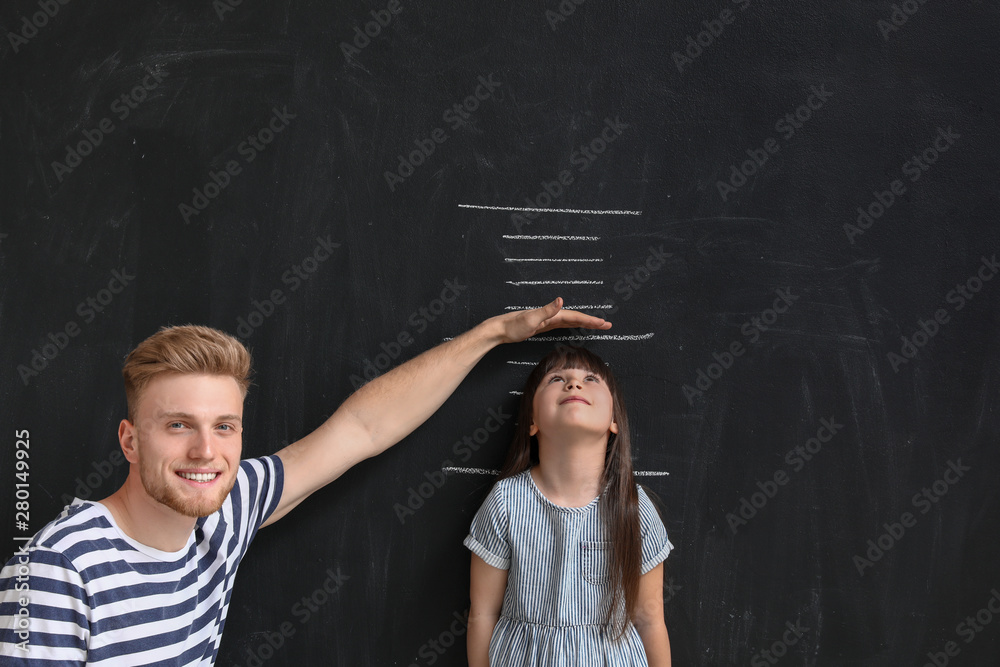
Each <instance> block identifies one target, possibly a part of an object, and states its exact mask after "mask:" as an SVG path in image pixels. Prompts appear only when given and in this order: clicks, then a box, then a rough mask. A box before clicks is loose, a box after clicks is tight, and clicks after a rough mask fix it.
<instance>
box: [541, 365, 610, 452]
mask: <svg viewBox="0 0 1000 667" xmlns="http://www.w3.org/2000/svg"><path fill="white" fill-rule="evenodd" d="M531 413H532V419H531V428H530V429H529V431H528V432H529V434H530V435H537V434H539V433H541V434H542V435H549V436H558V435H560V434H567V435H569V434H572V433H574V432H576V433H579V434H580V435H598V436H599V435H605V434H607V433H609V432H610V433H617V432H618V425H617V424H616V423H615V421H614V400H613V399H612V397H611V391H610V390H609V389H608V385H607V384H606V383H605V382H604V379H603V378H601V376H600V375H597V374H596V373H593V372H591V371H587V370H581V369H578V368H563V369H560V370H555V371H552V372H550V373H548V374H547V375H545V376H544V377H543V378H542V381H541V382H540V383H539V385H538V387H537V388H536V390H535V397H534V399H533V400H532V404H531Z"/></svg>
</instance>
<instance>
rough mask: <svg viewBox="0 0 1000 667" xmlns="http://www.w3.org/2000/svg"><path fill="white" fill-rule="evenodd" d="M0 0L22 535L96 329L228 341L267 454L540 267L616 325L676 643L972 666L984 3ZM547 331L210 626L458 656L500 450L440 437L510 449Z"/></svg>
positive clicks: (988, 471)
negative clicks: (655, 502)
mask: <svg viewBox="0 0 1000 667" xmlns="http://www.w3.org/2000/svg"><path fill="white" fill-rule="evenodd" d="M0 24H2V28H3V32H4V33H5V35H6V38H5V40H4V43H3V45H2V49H3V51H2V55H0V67H2V77H3V79H2V80H3V93H4V94H3V96H2V98H0V105H2V111H0V151H2V159H0V178H2V182H3V197H2V198H0V211H2V218H0V273H2V276H3V279H2V286H0V336H2V341H3V344H2V346H0V355H2V364H0V368H2V369H3V371H4V372H3V373H2V375H0V396H2V402H0V405H2V422H3V445H2V448H0V451H2V452H3V457H2V466H0V470H2V471H3V475H2V477H0V498H2V501H0V508H3V509H2V511H0V539H2V544H3V545H5V548H6V550H7V551H8V552H9V553H13V551H14V549H15V548H16V542H14V541H13V539H12V538H14V537H16V536H18V535H21V534H22V531H20V530H19V529H18V528H17V525H16V524H15V506H16V502H17V491H18V489H19V488H20V487H17V486H16V484H17V483H18V480H17V479H16V478H15V477H14V474H15V468H14V462H15V451H16V449H17V447H16V440H17V439H18V438H19V437H21V434H22V433H23V432H24V431H27V432H28V433H27V436H28V437H29V438H30V452H31V454H30V481H29V484H30V486H29V487H28V488H29V490H30V522H29V523H30V532H34V531H35V530H37V529H39V528H41V527H42V525H44V524H45V523H46V522H47V521H48V520H50V519H51V518H52V517H54V516H55V515H56V513H57V512H58V511H59V510H60V509H61V507H62V506H63V504H65V502H66V501H67V499H68V497H70V496H72V495H74V494H76V495H89V496H90V497H93V498H99V497H103V496H105V495H107V494H109V493H111V492H112V491H113V490H114V489H115V488H117V485H119V484H120V483H121V482H122V481H123V479H124V477H125V472H126V470H125V466H124V465H122V459H121V458H120V457H119V456H118V455H116V454H115V452H116V451H117V441H116V437H115V434H116V429H117V424H118V421H119V419H121V418H122V417H123V416H124V396H123V392H122V389H121V382H120V375H119V371H120V365H121V362H122V360H123V358H124V355H125V354H126V353H127V352H128V350H130V349H131V348H132V347H133V346H134V345H135V344H136V343H137V342H139V341H140V340H142V339H143V338H145V337H146V336H148V335H149V334H151V333H153V332H154V331H155V330H156V329H158V328H159V327H160V326H162V325H166V324H179V323H185V322H195V323H204V324H209V325H212V326H217V327H220V328H222V329H225V330H227V331H229V332H231V333H234V334H236V335H238V336H240V337H241V338H242V339H243V340H244V341H245V342H246V343H247V345H248V346H249V347H250V348H251V349H252V352H253V354H254V358H255V369H256V375H255V385H254V387H253V388H252V390H251V393H250V396H249V399H248V401H247V405H246V422H247V428H246V437H245V440H244V451H245V455H246V456H257V455H263V454H267V453H272V452H274V451H277V450H278V449H280V448H281V447H282V446H283V445H284V444H285V443H288V442H291V441H294V440H296V439H297V438H299V437H301V436H303V435H304V434H306V433H308V432H309V431H310V430H311V429H313V428H315V427H316V426H318V425H319V424H320V423H322V421H323V420H324V419H325V418H326V417H327V416H328V415H329V414H330V413H331V412H332V411H333V410H334V409H336V407H337V405H338V404H339V403H340V402H341V401H342V400H343V399H344V398H345V397H346V396H347V395H348V394H349V392H350V391H352V390H353V388H354V387H355V386H357V385H358V384H359V383H360V382H362V381H364V380H365V378H366V373H367V375H368V376H371V375H374V374H376V373H378V372H381V371H382V370H384V369H385V368H386V367H388V366H389V365H392V364H396V363H399V362H401V361H403V360H405V359H408V358H411V357H412V356H414V355H415V354H417V353H419V352H420V351H422V350H424V349H427V348H429V347H430V346H432V345H434V344H436V343H438V342H440V341H441V340H443V339H444V338H447V337H450V336H454V335H456V334H457V333H459V332H461V331H463V330H465V329H467V328H468V327H470V326H472V325H474V324H475V323H477V322H478V321H480V320H482V319H484V318H486V317H489V316H491V315H494V314H497V313H500V312H505V310H506V309H510V308H518V307H527V306H534V305H539V304H541V303H544V302H546V301H548V300H550V299H551V298H552V297H554V296H556V295H561V296H563V297H564V298H565V299H566V302H567V305H570V306H580V307H584V308H585V309H587V310H588V311H589V312H594V313H597V314H606V315H607V316H608V317H609V319H611V320H612V321H613V322H614V329H613V330H611V331H610V332H608V333H609V334H614V335H615V336H616V337H615V338H611V339H605V340H589V341H586V344H587V345H588V346H590V347H591V348H592V349H594V350H595V351H596V352H598V353H599V354H601V355H602V356H604V357H605V359H606V360H607V361H608V362H609V363H610V364H611V365H612V367H613V368H614V369H615V371H616V372H617V373H618V375H619V376H620V377H621V378H622V380H623V383H624V386H625V388H626V392H627V398H628V401H629V404H630V414H631V417H632V420H633V424H634V431H635V433H634V442H635V443H636V444H635V452H634V458H635V461H636V468H637V469H638V470H640V471H644V472H647V473H657V472H661V473H662V472H669V476H665V475H656V474H648V475H646V476H644V477H641V478H639V480H640V481H641V482H642V483H644V484H645V485H646V486H647V487H648V488H649V489H650V490H651V491H653V492H654V493H655V495H656V496H657V497H658V498H659V500H660V502H661V508H662V510H663V516H664V520H665V524H666V526H667V529H668V531H669V534H670V537H671V540H672V541H673V543H674V544H675V546H676V551H675V552H674V553H673V554H672V555H671V556H670V558H669V560H668V572H667V584H668V585H667V587H666V589H665V591H664V595H665V599H666V614H667V625H668V629H669V632H670V637H671V646H672V650H673V657H674V664H675V665H679V666H686V665H747V664H750V665H755V666H756V665H764V664H782V665H866V666H867V665H871V666H875V665H892V666H898V665H924V664H937V665H942V664H950V665H986V664H994V663H995V661H996V659H997V655H998V653H1000V651H998V637H1000V631H998V626H1000V621H998V619H997V618H996V615H995V614H994V613H993V611H991V609H990V606H991V605H992V606H993V607H994V608H996V605H997V601H998V600H1000V594H998V593H997V590H998V587H1000V579H998V577H997V575H996V573H995V563H996V562H997V558H998V556H1000V548H998V540H997V529H998V519H1000V516H998V509H1000V503H998V498H997V492H996V488H997V487H996V483H995V478H996V473H997V470H998V448H997V425H998V416H997V414H998V413H997V400H998V390H997V382H998V368H1000V367H998V364H1000V355H998V346H997V341H998V338H997V331H998V329H997V321H996V313H997V304H998V293H1000V292H998V290H1000V280H993V277H994V275H995V273H996V271H997V266H996V264H995V262H996V253H997V252H998V248H1000V243H998V233H997V230H996V229H997V228H996V216H995V209H996V204H997V193H998V188H997V179H996V174H997V173H998V164H997V157H996V156H997V155H998V154H1000V150H998V149H1000V141H998V133H997V131H998V127H997V113H996V111H997V103H998V101H1000V96H998V94H997V88H996V82H997V80H998V74H1000V72H998V66H997V63H998V51H1000V46H998V40H997V37H998V35H1000V12H998V10H997V9H996V7H995V6H994V5H992V4H990V3H985V2H963V3H944V2H932V1H930V0H900V1H898V2H888V1H879V2H817V1H815V0H794V1H793V0H777V1H775V2H767V3H765V2H760V1H759V0H716V1H714V2H709V3H704V2H694V1H693V0H683V1H682V2H672V3H660V2H642V3H596V2H593V0H591V1H589V2H585V1H584V0H561V1H560V2H557V1H556V0H544V1H543V2H540V3H529V2H515V3H493V4H486V3H473V4H468V3H445V4H441V3H411V2H409V1H408V0H388V1H386V2H382V1H381V0H376V1H375V2H371V3H360V2H297V3H286V2H276V3H264V2H260V1H259V0H214V1H209V0H201V1H197V2H196V1H193V0H185V1H183V2H181V1H175V2H158V3H136V2H133V3H125V2H115V3H86V2H82V1H81V0H73V1H71V0H37V1H36V0H16V1H15V2H11V3H7V4H5V5H4V7H3V8H0ZM512 208H520V209H540V210H534V211H532V210H519V211H518V210H509V209H512ZM556 209H559V210H558V211H557V210H556ZM528 237H530V238H528ZM550 237H561V238H550ZM514 260H518V261H514ZM527 260H530V261H527ZM542 260H545V261H542ZM549 260H560V261H549ZM562 260H573V261H562ZM555 335H557V334H556V333H553V334H549V335H548V336H549V337H552V336H555ZM563 335H569V336H579V335H584V334H581V332H563ZM552 345H553V343H552V342H551V341H549V342H545V341H541V342H537V341H529V342H525V343H522V344H518V345H514V346H508V347H505V348H501V349H498V350H495V351H493V352H492V353H490V354H489V355H488V356H487V357H486V358H485V359H484V360H483V361H482V362H481V363H480V364H479V366H478V367H477V368H476V369H475V370H474V371H473V373H472V374H471V375H470V377H469V378H468V379H467V380H466V381H465V383H464V384H463V385H462V386H461V387H460V389H459V390H458V392H457V393H456V394H455V395H454V396H453V397H452V398H451V399H450V400H449V401H448V402H447V403H446V404H445V406H444V407H443V408H442V409H441V410H440V411H439V412H438V413H437V414H436V415H435V416H434V417H433V418H431V419H430V420H429V421H428V422H427V423H426V424H425V425H424V426H422V427H421V428H420V429H419V430H417V431H416V432H415V433H414V434H413V435H411V436H410V437H408V438H407V439H406V440H405V441H403V442H402V443H401V444H400V445H398V446H396V447H395V448H393V449H391V450H390V451H388V452H387V453H385V454H384V455H382V456H379V457H377V458H375V459H372V460H369V461H366V462H364V463H362V464H360V465H358V466H357V467H355V468H354V469H352V470H351V471H349V472H348V473H347V474H346V475H344V476H343V477H342V478H341V479H339V480H338V481H337V482H335V483H334V484H332V485H331V486H329V487H328V488H326V489H324V490H323V491H321V492H319V493H317V494H316V495H315V496H314V497H313V498H311V499H310V500H309V501H308V502H306V503H305V504H304V505H303V506H301V507H300V508H298V509H296V510H295V512H293V513H292V514H291V515H289V516H288V517H286V518H285V519H283V520H282V521H280V522H279V523H278V524H276V525H275V526H273V527H270V528H268V529H266V530H264V531H263V532H262V533H261V534H260V535H259V537H258V539H257V541H256V543H255V544H254V546H253V548H252V549H251V550H250V555H249V556H248V558H247V559H246V561H245V562H244V564H243V565H242V568H241V571H240V574H239V577H238V579H237V584H236V589H235V592H234V595H233V599H232V604H231V607H230V612H229V619H228V623H227V626H226V631H225V636H224V641H223V644H222V647H221V650H220V653H219V664H221V665H254V664H267V665H269V666H274V667H277V666H278V665H301V664H308V665H325V664H336V665H351V666H352V667H353V666H361V665H378V666H382V665H420V666H423V665H461V664H465V648H464V642H465V638H464V615H465V613H466V611H467V609H468V603H469V599H468V567H469V565H468V561H469V555H468V552H467V550H466V549H465V548H464V547H462V545H461V541H462V538H463V537H464V535H465V534H466V531H467V529H468V525H469V522H470V520H471V517H472V515H473V513H474V512H475V510H476V509H477V508H478V506H479V504H480V502H481V501H482V499H483V498H484V497H485V495H486V493H487V491H488V489H489V487H490V484H491V483H492V477H491V476H490V475H489V474H483V473H477V472H475V471H449V472H447V473H445V472H442V469H443V468H450V467H456V468H481V469H484V470H489V469H494V468H496V467H498V465H499V463H500V461H501V459H502V457H503V453H504V451H505V448H506V446H507V442H508V439H509V437H510V435H511V432H512V426H513V423H514V420H515V419H516V415H515V414H514V408H515V406H516V401H517V396H516V394H513V393H511V392H516V391H518V390H519V389H520V385H521V383H522V382H523V380H524V378H525V377H526V376H527V373H528V370H529V368H530V363H531V362H533V361H535V360H537V359H538V358H540V357H541V356H542V355H543V354H544V353H545V352H546V351H547V350H548V349H550V348H551V346H552ZM501 421H502V422H503V423H502V425H500V427H499V428H498V429H497V428H493V426H496V425H497V424H498V423H499V422H501ZM487 426H489V427H490V429H492V430H487ZM470 443H471V444H470ZM406 510H409V511H406Z"/></svg>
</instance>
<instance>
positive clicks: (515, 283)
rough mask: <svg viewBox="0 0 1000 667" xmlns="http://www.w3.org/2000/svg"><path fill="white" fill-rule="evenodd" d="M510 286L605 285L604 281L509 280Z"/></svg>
mask: <svg viewBox="0 0 1000 667" xmlns="http://www.w3.org/2000/svg"><path fill="white" fill-rule="evenodd" d="M506 282H507V284H508V285H513V286H514V287H520V286H521V285H603V284H604V281H603V280H518V281H513V280H508V281H506Z"/></svg>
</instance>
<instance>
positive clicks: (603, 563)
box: [580, 542, 611, 585]
mask: <svg viewBox="0 0 1000 667" xmlns="http://www.w3.org/2000/svg"><path fill="white" fill-rule="evenodd" d="M610 557H611V543H610V542H581V543H580V567H581V569H582V570H583V578H584V579H586V580H587V581H589V582H590V583H592V584H596V585H602V584H606V583H608V560H609V559H610Z"/></svg>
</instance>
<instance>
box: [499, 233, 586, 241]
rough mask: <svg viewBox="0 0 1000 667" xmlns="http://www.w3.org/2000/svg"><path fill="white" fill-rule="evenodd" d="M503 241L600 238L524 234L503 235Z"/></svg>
mask: <svg viewBox="0 0 1000 667" xmlns="http://www.w3.org/2000/svg"><path fill="white" fill-rule="evenodd" d="M503 237H504V238H505V239H511V240H514V241H600V240H601V237H600V236H560V235H556V234H548V235H537V236H528V235H526V234H504V235H503Z"/></svg>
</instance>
